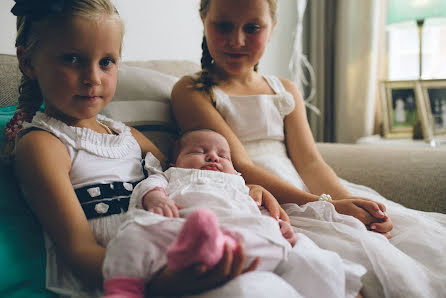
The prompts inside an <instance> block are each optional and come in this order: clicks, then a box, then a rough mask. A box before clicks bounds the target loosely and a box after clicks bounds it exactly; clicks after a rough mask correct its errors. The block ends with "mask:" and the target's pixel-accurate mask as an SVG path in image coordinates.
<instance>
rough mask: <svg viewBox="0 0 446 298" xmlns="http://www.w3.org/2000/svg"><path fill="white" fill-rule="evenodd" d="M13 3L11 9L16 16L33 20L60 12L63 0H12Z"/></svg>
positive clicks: (63, 3)
mask: <svg viewBox="0 0 446 298" xmlns="http://www.w3.org/2000/svg"><path fill="white" fill-rule="evenodd" d="M14 1H15V5H14V7H13V8H12V9H11V12H12V14H13V15H15V16H17V17H22V16H24V17H27V18H30V19H31V20H33V21H35V20H38V19H41V18H43V17H45V16H47V15H49V14H51V13H61V12H62V10H63V8H64V6H65V0H39V1H36V0H14Z"/></svg>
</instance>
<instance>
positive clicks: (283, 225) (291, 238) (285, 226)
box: [279, 220, 297, 247]
mask: <svg viewBox="0 0 446 298" xmlns="http://www.w3.org/2000/svg"><path fill="white" fill-rule="evenodd" d="M279 226H280V232H282V236H283V238H285V239H286V240H287V241H288V242H289V243H290V244H291V246H292V247H293V246H294V245H295V244H296V242H297V238H296V234H294V231H293V228H292V227H291V225H290V224H289V223H287V222H286V221H282V220H280V221H279Z"/></svg>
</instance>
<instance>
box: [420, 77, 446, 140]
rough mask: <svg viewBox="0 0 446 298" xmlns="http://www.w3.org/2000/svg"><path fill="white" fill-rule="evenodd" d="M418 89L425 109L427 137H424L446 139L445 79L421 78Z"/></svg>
mask: <svg viewBox="0 0 446 298" xmlns="http://www.w3.org/2000/svg"><path fill="white" fill-rule="evenodd" d="M420 89H421V93H422V97H423V99H424V103H423V106H424V109H425V110H426V116H425V119H424V121H425V123H426V124H427V129H426V130H427V132H426V135H427V136H428V137H427V138H426V137H425V139H426V140H428V141H431V140H434V139H446V79H437V80H422V81H420ZM423 133H424V132H423Z"/></svg>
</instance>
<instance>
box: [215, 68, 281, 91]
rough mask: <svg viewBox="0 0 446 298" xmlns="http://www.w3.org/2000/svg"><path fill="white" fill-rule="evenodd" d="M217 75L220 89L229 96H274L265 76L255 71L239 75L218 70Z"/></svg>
mask: <svg viewBox="0 0 446 298" xmlns="http://www.w3.org/2000/svg"><path fill="white" fill-rule="evenodd" d="M215 75H216V77H217V80H216V82H217V84H218V86H219V88H220V89H222V90H223V91H224V92H225V93H227V94H229V95H254V94H274V91H273V90H272V89H271V87H270V86H269V84H268V83H267V82H266V81H265V79H264V78H263V76H262V75H260V74H259V73H257V72H256V71H254V69H252V70H250V71H248V72H245V73H240V74H237V75H233V74H228V73H227V72H224V71H218V69H216V73H215Z"/></svg>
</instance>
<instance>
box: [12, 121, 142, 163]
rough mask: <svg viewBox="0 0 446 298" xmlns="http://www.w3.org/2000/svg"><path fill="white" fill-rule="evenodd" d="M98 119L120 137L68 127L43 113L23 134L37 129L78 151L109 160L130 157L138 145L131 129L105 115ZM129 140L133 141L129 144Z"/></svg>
mask: <svg viewBox="0 0 446 298" xmlns="http://www.w3.org/2000/svg"><path fill="white" fill-rule="evenodd" d="M97 118H98V120H99V121H101V122H102V123H104V124H106V125H107V126H108V127H110V128H111V130H112V131H114V132H116V133H117V134H118V135H110V134H102V133H98V132H95V131H93V130H91V129H89V128H84V127H74V126H68V125H66V124H65V123H64V122H62V121H59V120H57V119H55V118H52V117H50V116H48V115H46V114H44V113H42V112H37V113H36V115H35V116H34V118H33V121H32V123H25V125H24V129H23V132H21V133H22V135H23V134H25V133H26V130H28V129H29V128H32V127H36V128H40V129H43V130H45V131H48V132H50V133H52V134H54V135H55V136H56V137H57V138H59V139H60V140H61V141H62V142H63V143H66V144H68V145H70V146H72V147H73V148H75V149H77V150H79V149H82V150H85V151H87V152H89V153H92V154H95V155H98V156H103V157H107V158H122V157H124V156H126V155H128V154H129V153H130V152H131V151H132V148H134V147H133V146H134V145H135V143H136V140H135V139H134V138H133V136H132V133H131V131H130V127H128V126H126V125H125V124H123V123H122V122H118V121H114V120H112V119H110V118H107V117H105V116H103V115H98V116H97ZM129 138H131V140H132V141H130V142H129V140H128V139H129Z"/></svg>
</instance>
